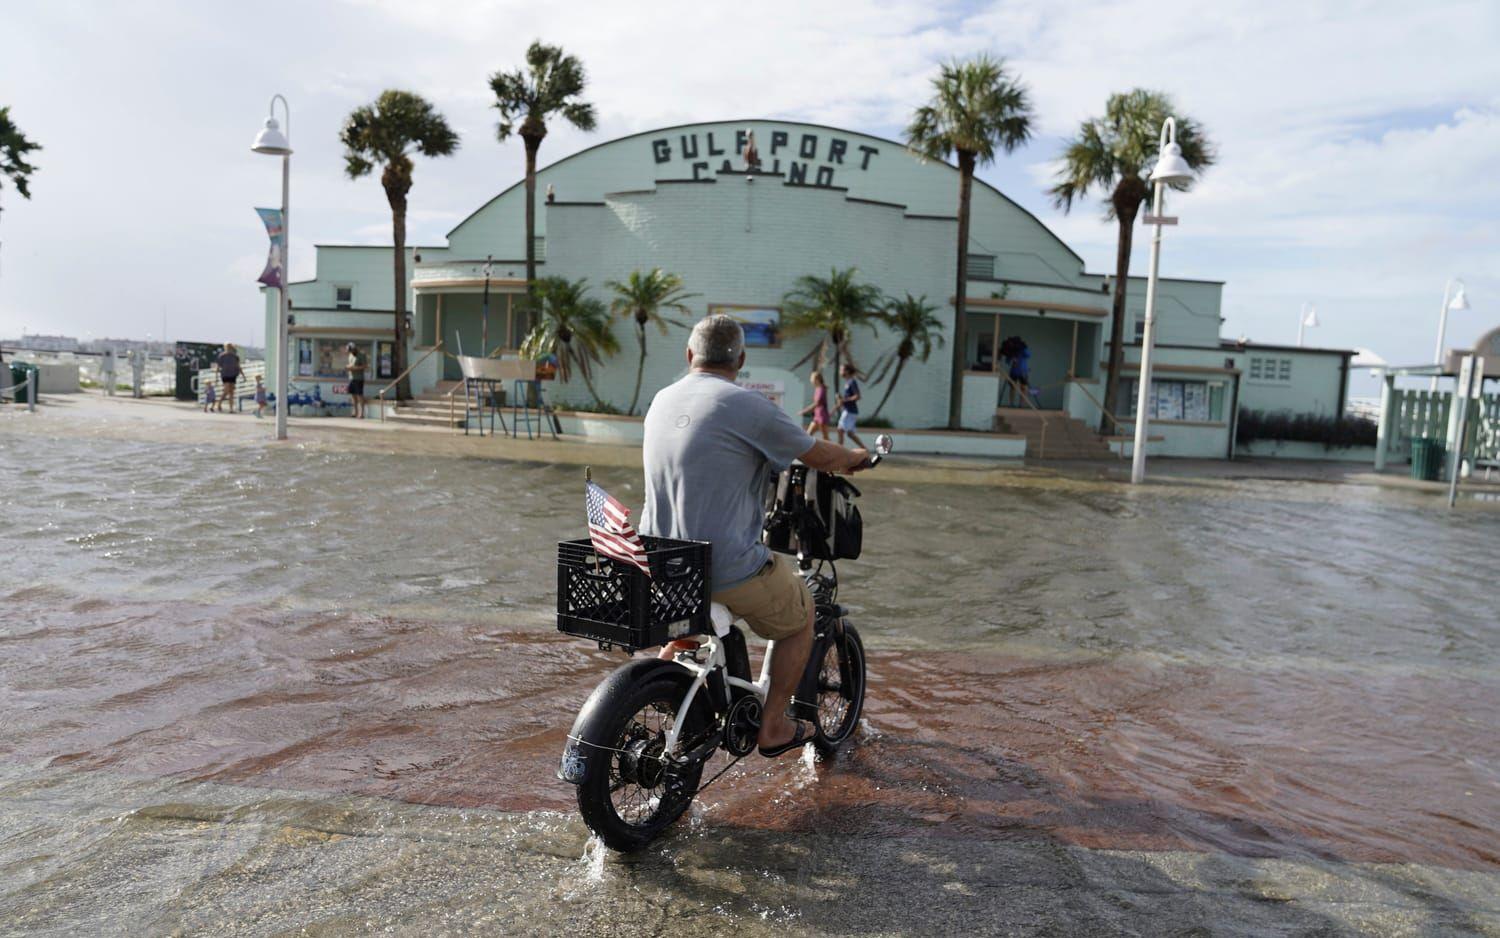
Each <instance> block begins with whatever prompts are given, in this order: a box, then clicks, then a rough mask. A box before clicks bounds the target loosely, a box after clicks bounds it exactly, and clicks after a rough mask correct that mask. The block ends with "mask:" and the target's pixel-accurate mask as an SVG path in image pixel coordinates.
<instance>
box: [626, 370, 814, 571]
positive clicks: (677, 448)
mask: <svg viewBox="0 0 1500 938" xmlns="http://www.w3.org/2000/svg"><path fill="white" fill-rule="evenodd" d="M645 433H646V438H645V443H644V445H643V447H642V455H643V459H644V461H645V464H646V508H645V510H644V511H643V512H642V513H641V524H640V532H641V533H642V534H649V535H653V536H656V537H675V538H682V539H685V540H694V541H710V542H712V543H713V588H714V591H715V592H717V591H719V590H723V589H728V588H729V587H731V586H737V585H739V584H740V583H743V582H745V581H746V580H748V579H750V578H751V577H753V576H755V574H756V573H758V572H760V568H761V567H763V566H765V564H766V561H767V560H769V559H770V557H771V552H770V551H769V550H767V549H766V547H765V545H763V544H761V542H760V532H761V527H762V525H763V523H764V520H765V517H764V515H765V493H766V486H767V485H769V484H770V481H771V477H772V475H773V474H774V473H777V472H780V471H781V470H783V469H785V468H786V467H787V466H789V465H791V463H792V460H794V459H796V458H797V457H798V456H801V455H802V454H803V453H806V452H807V451H808V450H810V449H812V446H813V438H812V437H810V436H808V435H807V433H805V432H804V431H803V429H802V428H801V427H799V426H797V422H796V421H795V420H793V419H792V418H791V417H789V416H787V414H786V413H785V412H784V411H782V409H781V408H780V407H777V406H776V405H775V404H773V403H771V402H770V401H769V400H767V399H766V398H765V397H764V396H762V395H760V394H757V393H756V392H754V391H747V390H746V389H744V388H742V387H738V386H736V385H734V384H731V383H730V382H728V381H725V380H724V379H723V378H719V377H716V376H714V375H709V374H703V373H702V372H689V373H688V375H687V376H686V377H685V378H683V379H681V380H680V381H678V382H676V383H675V384H672V385H669V386H668V387H665V388H662V389H661V391H660V392H658V393H657V395H656V398H655V399H654V400H653V401H652V402H651V407H650V409H649V410H648V411H647V412H646V425H645Z"/></svg>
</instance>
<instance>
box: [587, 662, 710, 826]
mask: <svg viewBox="0 0 1500 938" xmlns="http://www.w3.org/2000/svg"><path fill="white" fill-rule="evenodd" d="M688 686H689V682H688V681H687V680H684V679H681V678H679V677H669V678H655V679H652V680H648V681H646V682H645V683H642V684H637V685H635V686H633V687H628V688H626V689H625V691H624V692H623V693H621V694H619V695H618V696H617V697H616V698H615V699H614V700H612V701H607V702H606V704H607V707H608V712H610V713H611V714H614V716H613V717H612V718H611V719H610V722H609V728H608V732H607V733H606V734H605V736H604V738H605V739H606V740H609V741H610V742H609V743H607V745H610V746H614V747H619V744H620V742H621V736H622V734H623V733H624V731H625V727H626V725H627V724H628V723H629V722H630V721H631V720H633V719H634V718H635V715H636V714H637V713H639V712H640V711H641V710H643V709H644V708H646V707H647V706H649V705H650V704H652V703H656V702H666V703H670V704H671V705H672V708H673V710H674V712H675V710H676V708H678V707H680V706H681V705H682V699H683V697H684V695H686V693H687V689H688ZM693 703H694V706H693V712H692V713H690V714H689V716H688V719H687V721H686V722H685V723H684V724H683V732H684V734H686V735H691V734H693V733H697V732H699V731H701V730H702V728H703V727H704V726H705V719H704V715H703V708H702V706H701V700H700V699H699V698H696V697H695V698H694V701H693ZM594 755H595V757H593V758H590V759H589V760H588V767H587V768H586V769H585V770H584V775H583V778H582V779H581V780H580V781H579V783H578V812H579V813H580V814H581V815H583V822H584V823H585V824H587V825H588V827H589V830H591V831H593V832H594V833H595V834H596V835H598V837H599V839H600V840H602V841H604V844H605V846H607V847H609V848H610V849H611V850H618V851H620V852H622V853H628V852H630V851H633V850H639V849H641V848H642V847H644V846H646V845H647V844H649V843H651V841H653V840H655V839H656V838H657V837H659V836H661V833H662V832H663V831H664V830H666V829H667V828H668V827H670V826H671V825H672V824H673V823H674V822H675V821H676V820H677V819H678V818H680V817H682V814H683V812H684V811H686V810H687V809H688V805H690V804H692V803H693V797H694V796H695V795H696V794H697V792H698V783H699V781H700V780H701V779H702V777H703V764H702V763H699V764H698V765H697V766H695V767H694V768H693V769H692V770H690V771H689V772H688V773H687V774H686V775H685V776H684V777H683V787H684V788H685V790H686V792H687V795H686V797H678V798H674V799H672V800H671V801H669V802H668V803H666V804H665V805H664V806H663V807H661V808H660V809H658V810H657V812H656V813H655V814H653V815H652V817H651V819H650V821H649V822H648V823H646V824H632V823H630V822H629V821H626V820H625V819H623V818H621V817H620V815H619V813H618V812H617V811H616V810H615V806H614V803H613V802H612V801H611V800H610V792H609V776H610V768H611V767H612V766H613V765H615V762H616V759H618V758H619V756H618V754H617V753H614V752H609V751H599V752H597V753H595V754H594Z"/></svg>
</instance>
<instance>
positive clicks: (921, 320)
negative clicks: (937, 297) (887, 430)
mask: <svg viewBox="0 0 1500 938" xmlns="http://www.w3.org/2000/svg"><path fill="white" fill-rule="evenodd" d="M880 321H881V322H883V323H885V324H886V326H887V327H889V328H890V329H891V330H893V331H894V332H895V333H896V334H897V335H899V336H901V341H900V342H899V343H897V345H896V349H895V352H894V353H893V354H888V355H887V357H886V358H885V359H884V362H883V365H884V367H881V365H882V363H877V364H876V369H875V370H878V371H879V372H880V373H879V376H878V377H873V378H871V379H870V381H871V383H874V384H878V383H879V382H880V381H882V380H883V379H884V378H885V376H886V374H887V373H888V372H890V370H891V367H892V363H894V365H895V369H896V371H895V374H892V375H891V383H890V384H887V385H886V386H885V394H884V395H882V396H881V398H880V403H879V404H877V405H875V413H873V414H871V415H870V416H871V417H879V416H880V409H881V408H882V407H884V406H885V402H886V401H888V400H890V399H891V392H892V391H894V390H896V382H897V381H900V380H901V369H903V368H905V367H906V362H907V360H908V359H910V358H913V357H916V358H918V359H920V360H921V361H924V362H925V361H926V360H927V357H928V356H929V355H931V354H932V347H933V346H934V345H936V346H938V347H939V348H942V345H943V336H942V332H943V321H942V320H941V319H939V318H938V317H937V307H935V306H933V305H932V304H931V303H929V302H927V297H926V296H925V295H924V296H922V297H915V296H912V295H911V294H910V293H908V294H906V298H905V299H902V300H897V301H896V302H895V303H894V304H892V305H891V308H890V309H888V310H886V311H885V312H884V313H882V314H881V315H880Z"/></svg>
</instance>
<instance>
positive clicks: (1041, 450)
mask: <svg viewBox="0 0 1500 938" xmlns="http://www.w3.org/2000/svg"><path fill="white" fill-rule="evenodd" d="M1000 377H1001V378H1004V379H1005V383H1006V384H1009V385H1010V389H1011V391H1012V393H1014V394H1015V396H1016V397H1019V398H1020V399H1021V400H1023V401H1025V402H1026V406H1027V407H1030V408H1031V409H1032V410H1034V411H1036V415H1037V417H1038V418H1039V419H1040V420H1041V421H1042V438H1041V440H1040V441H1039V445H1038V446H1037V453H1036V455H1037V458H1038V459H1046V458H1047V415H1046V414H1044V413H1042V409H1041V408H1040V407H1038V406H1036V401H1033V400H1032V399H1031V394H1030V393H1023V392H1022V390H1021V385H1020V383H1019V382H1018V381H1016V379H1015V378H1012V377H1011V376H1010V375H1005V374H1002V375H1000Z"/></svg>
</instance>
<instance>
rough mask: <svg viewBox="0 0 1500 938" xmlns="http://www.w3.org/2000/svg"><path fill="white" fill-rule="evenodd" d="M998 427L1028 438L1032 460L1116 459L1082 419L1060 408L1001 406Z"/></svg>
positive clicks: (996, 420) (1027, 445) (998, 410)
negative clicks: (1035, 408)
mask: <svg viewBox="0 0 1500 938" xmlns="http://www.w3.org/2000/svg"><path fill="white" fill-rule="evenodd" d="M995 429H996V430H998V431H1000V432H1002V433H1017V434H1021V435H1023V436H1025V437H1026V455H1027V456H1029V457H1031V458H1032V459H1113V458H1115V454H1114V453H1113V452H1112V451H1111V450H1110V448H1109V445H1108V444H1107V443H1106V442H1105V441H1104V440H1103V439H1102V438H1101V437H1100V436H1099V435H1098V434H1097V433H1095V432H1094V431H1093V430H1092V429H1091V428H1090V427H1088V426H1087V425H1086V424H1084V423H1083V422H1082V421H1080V420H1077V419H1075V418H1073V417H1070V416H1068V415H1067V413H1065V412H1063V411H1060V410H1046V411H1037V410H1032V409H1031V408H1029V407H1028V408H1019V407H1000V408H996V410H995Z"/></svg>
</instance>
